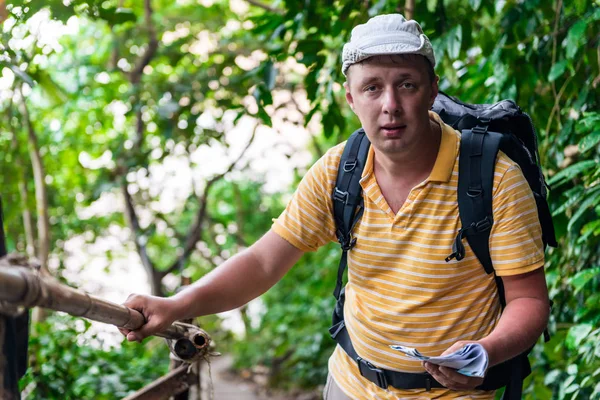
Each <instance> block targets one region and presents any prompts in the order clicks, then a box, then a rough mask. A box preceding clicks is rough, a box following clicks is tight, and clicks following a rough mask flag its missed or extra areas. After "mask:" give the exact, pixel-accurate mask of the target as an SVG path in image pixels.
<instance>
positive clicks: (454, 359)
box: [390, 343, 488, 378]
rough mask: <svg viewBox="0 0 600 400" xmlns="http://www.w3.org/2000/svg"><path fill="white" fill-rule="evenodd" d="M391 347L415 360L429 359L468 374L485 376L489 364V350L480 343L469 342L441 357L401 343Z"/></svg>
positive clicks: (431, 361) (433, 362) (428, 360)
mask: <svg viewBox="0 0 600 400" xmlns="http://www.w3.org/2000/svg"><path fill="white" fill-rule="evenodd" d="M390 347H391V348H392V349H394V350H397V351H400V352H402V353H404V354H406V355H407V356H409V357H410V358H413V359H415V360H420V361H427V362H430V363H432V364H436V365H441V366H444V367H449V368H453V369H455V370H457V371H458V372H459V373H461V374H463V375H466V376H475V377H478V378H483V377H484V376H485V371H486V370H487V366H488V354H487V351H485V349H484V348H483V346H482V345H480V344H478V343H469V344H467V345H465V346H463V347H461V348H460V349H458V350H457V351H455V352H454V353H451V354H446V355H445V356H439V357H427V356H424V355H423V354H421V353H420V352H419V350H417V349H414V348H412V347H405V346H400V345H391V346H390Z"/></svg>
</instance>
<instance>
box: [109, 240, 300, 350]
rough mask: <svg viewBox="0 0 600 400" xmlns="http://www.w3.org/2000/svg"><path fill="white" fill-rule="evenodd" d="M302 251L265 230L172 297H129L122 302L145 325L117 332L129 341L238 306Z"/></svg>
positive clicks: (274, 278) (277, 277) (279, 274)
mask: <svg viewBox="0 0 600 400" xmlns="http://www.w3.org/2000/svg"><path fill="white" fill-rule="evenodd" d="M302 254H303V252H302V251H301V250H299V249H297V248H296V247H294V246H292V245H291V244H290V243H288V242H287V241H285V240H284V239H282V238H281V237H280V236H279V235H277V234H276V233H275V232H273V231H269V232H267V233H266V234H265V235H264V236H263V237H262V238H261V239H260V240H258V241H257V242H256V243H254V244H253V245H252V246H251V247H249V248H248V249H246V250H244V251H242V252H241V253H239V254H237V255H235V256H234V257H231V258H230V259H229V260H227V261H226V262H224V263H223V264H222V265H220V266H219V267H218V268H216V269H214V270H213V271H211V272H210V273H209V274H207V275H206V276H204V277H203V278H202V279H200V280H199V281H198V282H196V283H194V284H193V285H192V286H190V287H188V288H186V289H185V290H183V291H182V292H180V293H178V294H177V295H175V296H173V297H170V298H161V297H155V296H143V295H132V296H130V297H129V298H128V299H127V301H126V302H125V303H124V305H125V306H127V307H130V308H134V309H136V310H138V311H140V312H141V313H142V314H143V315H144V317H145V318H146V324H145V325H144V326H143V327H142V328H140V329H139V330H137V331H128V330H125V329H120V331H121V332H122V333H123V334H124V335H126V336H127V339H128V340H130V341H133V340H142V339H143V338H145V337H147V336H150V335H152V334H154V333H156V332H159V331H161V330H163V329H165V328H166V327H168V326H169V325H170V324H171V323H173V321H176V320H179V319H185V318H192V317H196V316H201V315H208V314H215V313H219V312H223V311H228V310H232V309H234V308H237V307H240V306H242V305H244V304H246V303H247V302H249V301H250V300H252V299H254V298H256V297H258V296H260V295H261V294H263V293H264V292H266V291H267V290H268V289H269V288H270V287H272V286H273V285H274V284H275V283H277V282H278V281H279V280H280V279H281V278H282V277H283V276H284V275H285V274H286V272H287V271H289V270H290V268H291V267H292V266H293V265H294V264H295V263H296V262H297V261H298V260H299V259H300V257H301V256H302Z"/></svg>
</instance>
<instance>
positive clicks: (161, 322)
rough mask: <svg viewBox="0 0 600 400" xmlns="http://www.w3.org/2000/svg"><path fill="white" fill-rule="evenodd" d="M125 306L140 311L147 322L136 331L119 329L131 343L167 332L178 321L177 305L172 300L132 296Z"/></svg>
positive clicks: (138, 295)
mask: <svg viewBox="0 0 600 400" xmlns="http://www.w3.org/2000/svg"><path fill="white" fill-rule="evenodd" d="M123 305H124V306H126V307H129V308H132V309H134V310H137V311H139V312H140V313H142V315H143V316H144V319H145V320H146V323H145V324H144V325H143V326H142V327H141V328H139V329H137V330H135V331H132V330H129V329H125V328H119V332H121V333H122V334H123V335H124V336H126V337H127V340H129V341H130V342H133V341H138V342H141V341H142V340H143V339H144V338H146V337H148V336H152V335H154V334H156V333H157V332H160V331H163V330H165V329H166V328H168V327H169V326H170V325H171V324H172V323H173V322H174V321H175V320H177V319H178V318H177V316H176V313H175V309H176V307H175V306H176V304H175V301H174V300H173V299H171V298H164V297H157V296H146V295H140V294H131V295H129V297H128V298H127V300H126V301H125V303H123Z"/></svg>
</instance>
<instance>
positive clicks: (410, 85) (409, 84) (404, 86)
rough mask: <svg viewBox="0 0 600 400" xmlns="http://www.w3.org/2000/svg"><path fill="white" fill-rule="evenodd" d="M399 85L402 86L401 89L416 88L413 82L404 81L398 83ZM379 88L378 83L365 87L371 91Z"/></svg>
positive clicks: (365, 89) (366, 90) (364, 89)
mask: <svg viewBox="0 0 600 400" xmlns="http://www.w3.org/2000/svg"><path fill="white" fill-rule="evenodd" d="M398 87H400V88H401V89H415V88H416V86H415V84H414V83H412V82H403V83H401V84H400V85H398ZM377 90H379V86H377V85H368V86H365V87H364V88H363V91H365V92H370V93H373V92H376V91H377Z"/></svg>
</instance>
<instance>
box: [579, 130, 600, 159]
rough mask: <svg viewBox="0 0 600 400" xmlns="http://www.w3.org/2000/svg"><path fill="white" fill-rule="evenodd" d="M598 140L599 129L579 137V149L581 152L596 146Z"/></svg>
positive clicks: (599, 138)
mask: <svg viewBox="0 0 600 400" xmlns="http://www.w3.org/2000/svg"><path fill="white" fill-rule="evenodd" d="M599 142H600V130H597V131H594V132H592V133H590V134H589V135H587V136H585V137H584V138H583V139H581V142H579V150H581V152H582V153H585V152H586V151H588V150H590V149H591V148H593V147H594V146H596V145H597V144H598V143H599Z"/></svg>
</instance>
